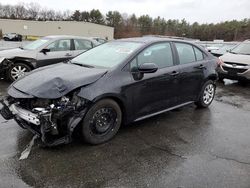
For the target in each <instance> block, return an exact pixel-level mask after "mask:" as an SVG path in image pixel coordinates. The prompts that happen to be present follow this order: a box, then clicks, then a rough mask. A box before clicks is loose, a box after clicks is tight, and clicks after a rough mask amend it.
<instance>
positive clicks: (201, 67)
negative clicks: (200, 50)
mask: <svg viewBox="0 0 250 188" xmlns="http://www.w3.org/2000/svg"><path fill="white" fill-rule="evenodd" d="M194 68H196V69H206V67H205V66H204V65H202V64H201V65H199V66H197V67H194Z"/></svg>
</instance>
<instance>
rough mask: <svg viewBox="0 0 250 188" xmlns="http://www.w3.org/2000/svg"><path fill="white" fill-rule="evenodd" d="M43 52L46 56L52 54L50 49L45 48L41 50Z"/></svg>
mask: <svg viewBox="0 0 250 188" xmlns="http://www.w3.org/2000/svg"><path fill="white" fill-rule="evenodd" d="M41 52H42V53H44V54H46V53H47V52H50V49H48V48H44V49H42V50H41Z"/></svg>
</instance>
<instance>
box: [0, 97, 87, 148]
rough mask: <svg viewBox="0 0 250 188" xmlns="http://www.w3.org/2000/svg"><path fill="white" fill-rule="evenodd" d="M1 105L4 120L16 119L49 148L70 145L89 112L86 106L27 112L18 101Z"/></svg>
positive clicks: (4, 102)
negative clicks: (77, 128) (75, 132)
mask: <svg viewBox="0 0 250 188" xmlns="http://www.w3.org/2000/svg"><path fill="white" fill-rule="evenodd" d="M0 103H1V104H2V105H3V107H2V109H1V110H0V114H1V115H2V116H3V118H4V119H6V120H10V119H14V120H15V121H16V122H17V124H18V125H19V126H20V127H22V128H25V129H28V130H30V131H31V132H32V133H33V134H36V135H38V136H39V137H40V138H41V141H42V143H43V144H44V145H45V146H49V147H52V146H56V145H60V144H67V143H70V142H71V141H72V134H73V131H74V129H75V128H76V126H77V125H78V124H79V123H80V122H81V120H82V118H83V117H84V115H85V113H86V111H87V108H86V107H84V106H81V108H80V109H79V110H76V108H75V106H73V105H68V106H64V107H60V108H58V107H56V106H54V105H51V107H50V108H47V109H45V108H38V107H37V108H34V109H32V110H27V109H25V108H23V107H21V106H20V105H19V102H16V101H15V102H13V101H11V102H10V101H9V100H6V99H5V100H2V101H0Z"/></svg>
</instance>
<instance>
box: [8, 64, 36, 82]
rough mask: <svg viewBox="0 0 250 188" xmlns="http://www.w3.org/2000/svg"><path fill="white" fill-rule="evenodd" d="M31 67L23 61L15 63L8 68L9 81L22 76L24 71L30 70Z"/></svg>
mask: <svg viewBox="0 0 250 188" xmlns="http://www.w3.org/2000/svg"><path fill="white" fill-rule="evenodd" d="M30 71H31V68H30V67H29V66H28V65H26V64H24V63H15V64H14V65H13V66H11V67H10V68H9V70H8V77H9V79H10V80H11V81H15V80H17V79H18V78H20V77H22V76H24V74H25V73H27V72H30Z"/></svg>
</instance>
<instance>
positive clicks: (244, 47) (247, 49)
mask: <svg viewBox="0 0 250 188" xmlns="http://www.w3.org/2000/svg"><path fill="white" fill-rule="evenodd" d="M231 53H236V54H246V55H250V43H249V42H246V43H241V44H240V45H238V46H236V47H235V48H234V49H232V50H231Z"/></svg>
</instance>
